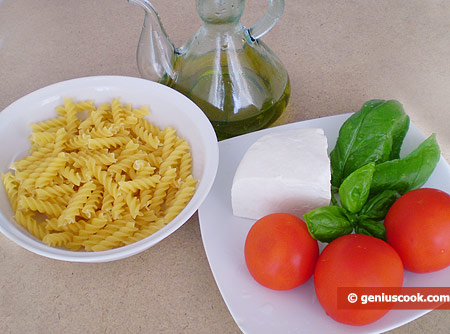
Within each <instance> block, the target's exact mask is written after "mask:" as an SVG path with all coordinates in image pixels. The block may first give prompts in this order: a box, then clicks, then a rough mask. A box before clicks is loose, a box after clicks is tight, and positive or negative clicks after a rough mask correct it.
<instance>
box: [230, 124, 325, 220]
mask: <svg viewBox="0 0 450 334" xmlns="http://www.w3.org/2000/svg"><path fill="white" fill-rule="evenodd" d="M327 148H328V143H327V138H326V137H325V135H324V132H323V130H322V129H311V128H309V129H294V130H283V131H279V132H275V133H271V134H268V135H265V136H263V137H261V138H260V139H259V140H257V141H256V142H255V143H254V144H253V145H252V146H251V147H250V148H249V149H248V151H247V152H246V153H245V155H244V157H243V158H242V160H241V162H240V164H239V166H238V168H237V170H236V174H235V176H234V179H233V185H232V188H231V202H232V207H233V214H234V215H236V216H239V217H245V218H251V219H259V218H262V217H263V216H265V215H268V214H271V213H277V212H285V213H291V214H294V215H296V216H297V217H300V218H302V217H303V215H304V214H305V213H307V212H309V211H311V210H313V209H315V208H318V207H321V206H326V205H329V204H330V199H331V186H330V181H331V170H330V160H329V158H328V152H327Z"/></svg>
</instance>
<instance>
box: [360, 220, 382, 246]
mask: <svg viewBox="0 0 450 334" xmlns="http://www.w3.org/2000/svg"><path fill="white" fill-rule="evenodd" d="M355 233H358V234H365V235H370V236H372V237H375V238H378V239H382V240H384V241H386V228H385V227H384V224H383V223H381V222H378V221H374V220H368V219H364V220H360V221H359V222H358V225H356V227H355Z"/></svg>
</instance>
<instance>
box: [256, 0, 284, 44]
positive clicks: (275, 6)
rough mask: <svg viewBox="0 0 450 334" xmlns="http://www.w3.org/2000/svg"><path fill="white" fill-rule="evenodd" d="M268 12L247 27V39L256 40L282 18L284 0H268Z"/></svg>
mask: <svg viewBox="0 0 450 334" xmlns="http://www.w3.org/2000/svg"><path fill="white" fill-rule="evenodd" d="M268 1H269V8H268V9H267V11H266V14H264V16H263V17H262V18H261V19H260V20H259V21H258V22H256V23H255V24H254V25H253V26H251V27H250V28H249V29H247V39H249V40H250V41H252V42H254V41H256V40H257V39H259V38H261V37H262V36H263V35H265V34H266V33H267V32H268V31H269V30H270V29H272V28H273V26H274V25H275V24H276V23H277V22H278V20H279V19H280V16H281V14H283V10H284V0H268Z"/></svg>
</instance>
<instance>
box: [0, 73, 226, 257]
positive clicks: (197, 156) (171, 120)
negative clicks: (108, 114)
mask: <svg viewBox="0 0 450 334" xmlns="http://www.w3.org/2000/svg"><path fill="white" fill-rule="evenodd" d="M64 97H72V98H74V100H93V101H94V103H95V104H96V105H98V104H100V103H104V102H108V103H110V102H111V99H112V98H115V97H120V101H121V102H123V103H126V104H128V103H130V104H132V105H133V106H144V105H147V106H149V108H150V110H151V113H150V115H149V116H147V119H148V120H149V121H151V122H153V123H154V124H155V125H158V126H159V127H161V128H162V127H166V126H169V125H171V126H173V127H174V128H175V129H176V130H177V134H178V136H181V137H183V138H185V139H186V140H187V141H188V142H189V144H190V146H191V148H192V159H193V176H194V177H195V178H196V179H197V180H198V181H199V182H198V184H197V190H196V192H195V194H194V196H193V198H192V199H191V201H190V202H189V203H188V205H187V206H186V207H185V208H184V210H183V211H182V212H181V213H180V214H179V215H178V216H177V217H176V218H175V219H174V220H172V221H171V222H170V223H169V224H168V225H167V226H165V227H164V228H162V229H161V230H159V231H158V232H156V233H154V234H153V235H151V236H149V237H147V238H145V239H143V240H140V241H138V242H135V243H133V244H130V245H127V246H123V247H119V248H116V249H111V250H106V251H100V252H84V251H70V250H65V249H61V248H55V247H50V246H47V245H45V244H44V243H43V242H41V241H40V240H38V239H36V238H35V237H34V236H32V235H31V234H30V233H28V232H27V231H26V230H25V229H24V228H23V227H22V226H20V225H19V224H18V223H17V222H16V221H15V220H14V219H13V210H12V209H11V206H10V203H9V200H8V198H7V196H6V192H5V189H4V186H3V182H0V184H1V185H0V231H1V232H2V233H3V234H4V235H5V236H7V237H8V238H9V239H11V240H12V241H14V242H15V243H17V244H18V245H20V246H22V247H23V248H25V249H27V250H29V251H31V252H34V253H36V254H39V255H42V256H46V257H49V258H53V259H58V260H65V261H73V262H106V261H113V260H118V259H122V258H126V257H129V256H131V255H134V254H137V253H140V252H142V251H144V250H146V249H148V248H150V247H151V246H153V245H155V244H156V243H158V242H159V241H161V240H162V239H164V238H165V237H167V236H169V235H170V234H171V233H173V232H174V231H176V230H177V229H178V228H179V227H180V226H182V225H183V224H184V223H185V222H186V221H187V220H188V219H189V218H190V217H191V216H192V215H193V214H194V213H195V211H196V210H197V209H198V208H199V206H200V204H201V203H202V202H203V200H204V199H205V197H206V195H207V194H208V192H209V190H210V188H211V186H212V184H213V182H214V178H215V176H216V172H217V166H218V160H219V152H218V143H217V139H216V135H215V133H214V130H213V128H212V126H211V124H210V122H209V120H208V119H207V117H206V116H205V115H204V113H203V112H202V111H201V110H200V109H199V108H198V107H197V105H195V104H194V103H193V102H192V101H191V100H189V99H188V98H186V97H185V96H184V95H182V94H180V93H179V92H177V91H175V90H174V89H171V88H169V87H167V86H164V85H161V84H158V83H155V82H152V81H148V80H144V79H139V78H133V77H122V76H96V77H86V78H79V79H73V80H68V81H63V82H60V83H57V84H53V85H50V86H47V87H44V88H41V89H39V90H37V91H35V92H33V93H30V94H28V95H26V96H24V97H23V98H21V99H19V100H17V101H16V102H14V103H12V104H11V105H9V106H8V107H7V108H6V109H4V110H3V111H1V112H0V146H1V150H0V172H6V171H8V169H9V166H10V164H11V162H13V161H15V160H17V159H18V158H21V157H23V156H24V155H26V153H27V150H28V148H29V147H30V144H29V139H28V137H29V135H30V134H31V128H30V126H29V124H30V123H35V122H39V121H43V120H46V119H49V118H53V117H55V116H56V113H55V107H56V106H58V105H62V104H63V99H64Z"/></svg>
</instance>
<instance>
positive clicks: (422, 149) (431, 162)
mask: <svg viewBox="0 0 450 334" xmlns="http://www.w3.org/2000/svg"><path fill="white" fill-rule="evenodd" d="M440 157H441V154H440V149H439V145H438V144H437V142H436V135H435V134H432V135H431V136H430V137H428V138H427V139H426V140H424V141H423V142H422V143H421V144H420V145H419V146H418V147H417V148H416V149H415V150H414V151H412V152H411V153H410V154H408V155H407V156H405V157H403V158H400V159H395V160H390V161H386V162H383V163H381V164H379V165H376V166H375V172H374V173H373V178H372V187H371V189H370V192H371V194H377V193H380V192H382V191H383V190H385V189H393V190H396V191H398V192H399V193H400V194H401V195H403V194H405V193H406V192H408V191H410V190H413V189H416V188H420V187H421V186H423V184H424V183H425V182H426V181H427V180H428V178H429V177H430V175H431V173H433V170H434V168H435V167H436V165H437V163H438V162H439V159H440Z"/></svg>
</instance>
